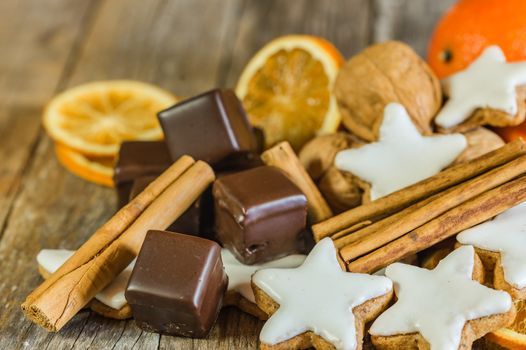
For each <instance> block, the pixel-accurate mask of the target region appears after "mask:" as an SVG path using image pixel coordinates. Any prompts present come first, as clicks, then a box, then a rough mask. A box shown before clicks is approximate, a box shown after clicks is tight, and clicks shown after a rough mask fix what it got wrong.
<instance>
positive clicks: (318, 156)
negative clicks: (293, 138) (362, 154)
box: [299, 132, 362, 181]
mask: <svg viewBox="0 0 526 350" xmlns="http://www.w3.org/2000/svg"><path fill="white" fill-rule="evenodd" d="M360 144H362V143H361V142H360V141H359V140H358V139H357V138H356V137H354V136H352V135H350V134H348V133H345V132H339V133H336V134H330V135H322V136H318V137H315V138H314V139H312V140H311V141H309V142H308V143H307V144H306V145H305V146H303V148H302V149H301V151H300V153H299V158H300V161H301V163H302V164H303V166H304V167H305V169H307V172H308V173H309V175H310V176H311V177H312V178H313V179H314V181H317V180H319V179H320V178H321V177H322V176H323V174H324V173H325V172H326V171H327V169H329V168H330V167H331V166H332V164H333V163H334V158H335V157H336V154H337V153H338V152H339V151H343V150H344V149H348V148H352V147H355V146H357V145H360Z"/></svg>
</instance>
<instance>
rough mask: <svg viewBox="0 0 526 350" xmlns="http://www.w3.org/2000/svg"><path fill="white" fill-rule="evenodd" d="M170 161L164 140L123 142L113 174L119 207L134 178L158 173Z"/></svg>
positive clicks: (128, 194)
mask: <svg viewBox="0 0 526 350" xmlns="http://www.w3.org/2000/svg"><path fill="white" fill-rule="evenodd" d="M172 163H173V162H172V159H171V158H170V154H169V153H168V148H167V147H166V144H165V142H164V141H127V142H123V143H122V144H121V148H120V150H119V155H118V158H117V162H116V163H115V175H114V176H113V180H114V182H115V187H116V189H117V195H118V197H119V207H122V206H124V205H125V204H126V203H128V199H129V198H130V191H131V188H132V184H133V181H134V180H135V179H136V178H138V177H142V176H149V175H151V176H154V175H160V174H161V173H162V172H163V171H165V170H166V169H167V168H168V167H169V166H170V165H171V164H172Z"/></svg>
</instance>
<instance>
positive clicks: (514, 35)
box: [428, 0, 526, 78]
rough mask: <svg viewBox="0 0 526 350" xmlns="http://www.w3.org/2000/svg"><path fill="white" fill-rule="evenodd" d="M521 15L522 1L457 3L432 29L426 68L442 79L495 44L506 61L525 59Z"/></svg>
mask: <svg viewBox="0 0 526 350" xmlns="http://www.w3.org/2000/svg"><path fill="white" fill-rule="evenodd" d="M525 14H526V1H524V0H460V1H459V2H458V3H457V4H455V5H453V6H452V7H451V8H450V9H449V10H448V11H447V12H446V14H445V15H444V16H443V17H442V18H441V19H440V21H439V23H438V25H437V26H436V28H435V31H434V33H433V36H432V38H431V41H430V45H429V50H428V62H429V65H430V66H431V68H432V69H433V71H434V72H435V73H436V74H437V76H438V77H439V78H444V77H446V76H448V75H451V74H453V73H455V72H458V71H459V70H462V69H464V68H466V67H467V66H468V65H469V64H470V63H471V62H472V61H473V60H474V59H475V58H477V57H478V56H479V55H480V53H481V52H482V50H483V49H484V48H485V47H487V46H489V45H498V46H499V47H500V48H501V49H502V50H503V52H504V54H505V55H506V58H507V59H508V61H521V60H525V59H526V19H525V16H526V15H525Z"/></svg>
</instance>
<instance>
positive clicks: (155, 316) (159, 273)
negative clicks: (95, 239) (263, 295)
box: [126, 230, 228, 338]
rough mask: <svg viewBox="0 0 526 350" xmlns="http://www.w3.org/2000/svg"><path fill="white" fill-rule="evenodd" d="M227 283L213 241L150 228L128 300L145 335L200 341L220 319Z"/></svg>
mask: <svg viewBox="0 0 526 350" xmlns="http://www.w3.org/2000/svg"><path fill="white" fill-rule="evenodd" d="M227 284H228V278H227V276H226V273H225V270H224V268H223V263H222V261H221V247H220V246H219V245H218V244H217V243H215V242H213V241H210V240H207V239H203V238H199V237H195V236H189V235H183V234H178V233H172V232H167V231H153V230H152V231H149V232H148V233H147V235H146V238H145V240H144V243H143V245H142V248H141V251H140V253H139V256H138V257H137V262H136V263H135V267H134V269H133V272H132V274H131V276H130V280H129V282H128V287H127V288H126V300H127V301H128V303H129V304H130V306H131V309H132V313H133V317H134V318H135V321H136V323H137V325H138V326H139V327H140V328H142V329H144V330H146V331H149V332H158V333H162V334H169V335H178V336H184V337H192V338H203V337H206V336H207V335H208V333H209V332H210V330H211V329H212V326H213V324H214V322H215V321H216V319H217V316H218V315H219V310H220V309H221V303H222V300H223V295H224V293H225V291H226V287H227Z"/></svg>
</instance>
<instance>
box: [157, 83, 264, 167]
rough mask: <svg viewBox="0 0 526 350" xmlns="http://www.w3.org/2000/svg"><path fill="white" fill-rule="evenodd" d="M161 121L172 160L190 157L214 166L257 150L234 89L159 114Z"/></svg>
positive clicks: (197, 97) (187, 102)
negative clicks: (185, 156) (183, 156)
mask: <svg viewBox="0 0 526 350" xmlns="http://www.w3.org/2000/svg"><path fill="white" fill-rule="evenodd" d="M158 118H159V122H160V124H161V127H162V128H163V131H164V135H165V138H166V143H167V145H168V149H169V151H170V154H171V156H172V159H173V160H176V159H178V158H179V157H181V156H182V155H184V154H187V155H189V156H192V157H194V158H195V159H200V160H204V161H206V162H207V163H210V164H212V165H214V166H215V165H217V164H218V163H219V162H222V161H225V160H227V159H229V161H232V160H231V159H232V158H233V157H235V156H236V155H238V154H243V153H251V152H256V151H257V148H258V145H257V140H256V136H255V135H254V131H253V129H252V126H251V125H250V124H249V122H248V119H247V117H246V114H245V111H244V110H243V107H242V106H241V102H240V101H239V99H238V98H237V97H236V95H235V94H234V92H233V91H232V90H224V89H216V90H212V91H208V92H205V93H203V94H201V95H198V96H195V97H192V98H190V99H187V100H184V101H182V102H180V103H178V104H176V105H175V106H173V107H171V108H169V109H166V110H164V111H161V112H159V114H158Z"/></svg>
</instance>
